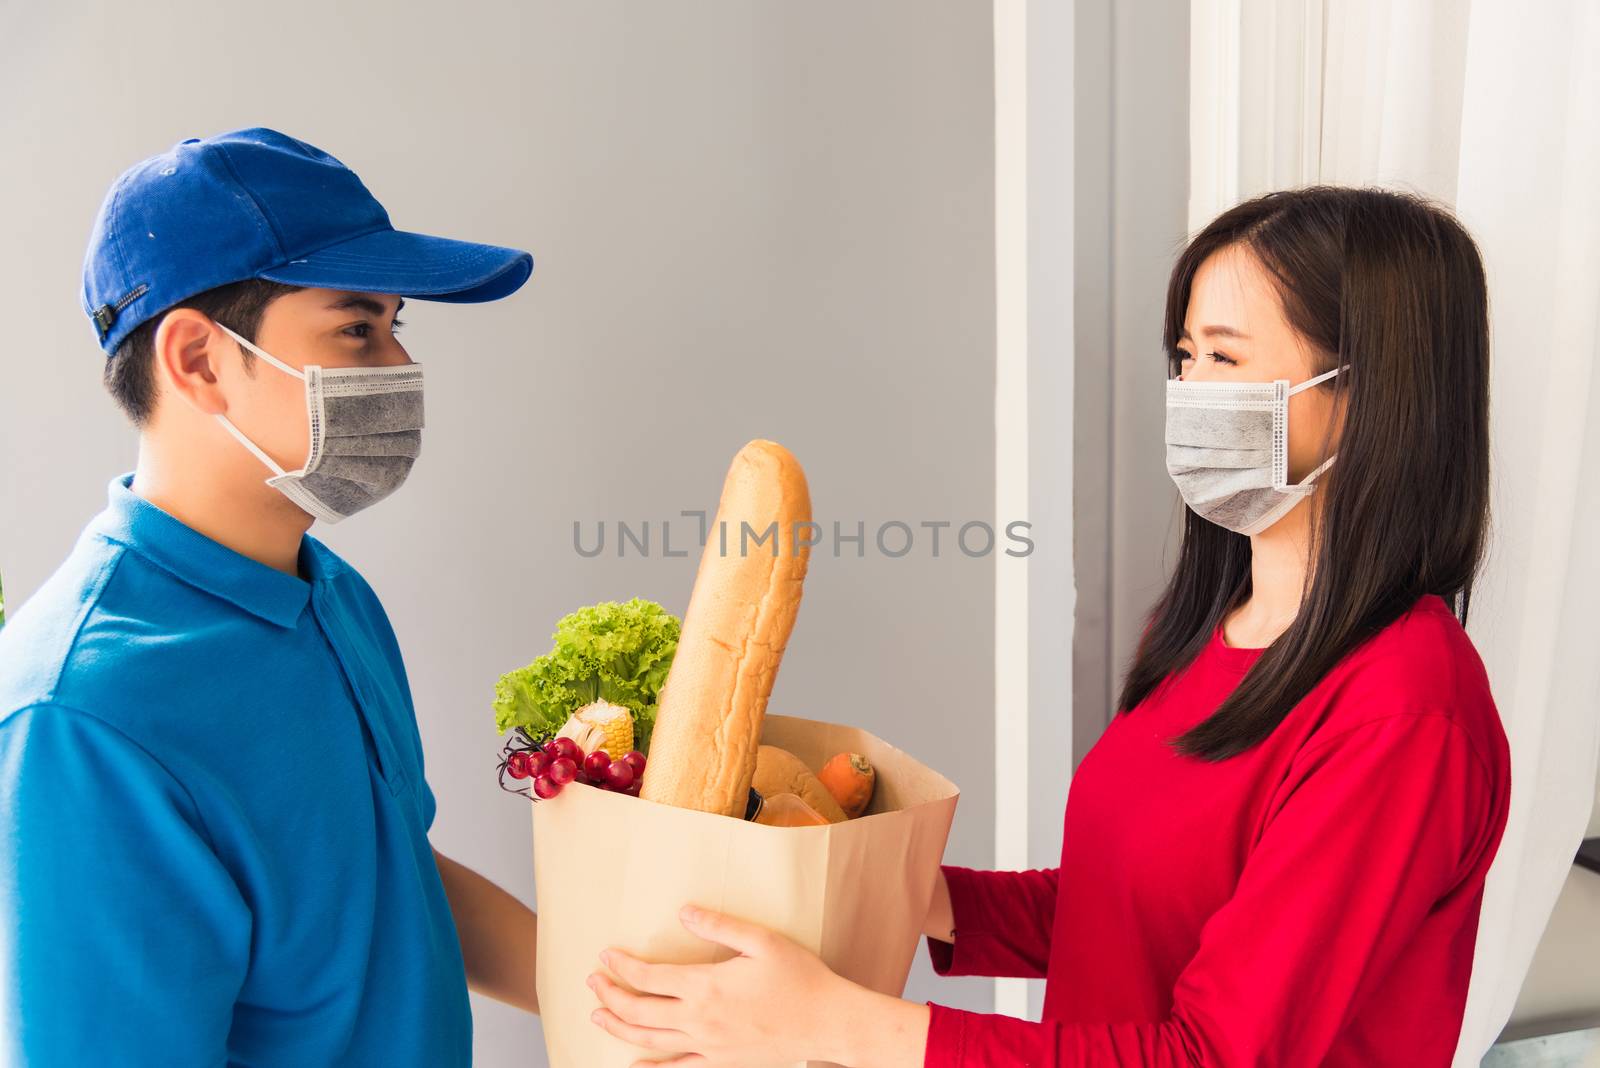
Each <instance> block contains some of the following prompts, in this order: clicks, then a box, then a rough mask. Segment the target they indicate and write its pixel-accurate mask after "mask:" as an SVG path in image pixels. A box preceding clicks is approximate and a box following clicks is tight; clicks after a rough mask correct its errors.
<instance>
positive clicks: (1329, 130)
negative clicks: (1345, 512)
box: [1189, 0, 1600, 1068]
mask: <svg viewBox="0 0 1600 1068" xmlns="http://www.w3.org/2000/svg"><path fill="white" fill-rule="evenodd" d="M1191 29H1192V34H1191V49H1192V53H1191V57H1192V63H1191V90H1192V95H1191V113H1190V152H1191V187H1190V188H1191V196H1190V205H1189V223H1190V227H1191V229H1196V228H1199V227H1200V226H1203V225H1204V224H1205V223H1206V222H1207V221H1209V220H1210V219H1211V218H1212V217H1214V216H1215V215H1216V214H1218V213H1219V212H1221V211H1223V210H1225V209H1226V208H1228V207H1230V206H1231V205H1233V204H1235V203H1237V202H1238V201H1240V200H1242V199H1245V198H1247V197H1250V196H1254V195H1256V194H1257V193H1261V192H1265V191H1267V190H1270V189H1279V188H1287V187H1292V186H1297V185H1306V184H1311V183H1314V182H1335V183H1340V184H1349V185H1384V186H1388V187H1398V188H1405V189H1409V190H1413V191H1416V192H1421V193H1425V194H1427V195H1429V196H1432V197H1435V198H1437V199H1439V200H1442V201H1444V202H1446V203H1449V204H1451V205H1453V206H1454V207H1455V209H1456V212H1457V215H1458V216H1459V217H1460V219H1461V220H1462V222H1463V223H1464V224H1465V225H1466V227H1467V228H1468V230H1469V231H1471V232H1472V234H1473V235H1474V236H1475V237H1476V238H1477V240H1478V243H1479V245H1480V247H1481V249H1482V251H1483V255H1484V260H1485V263H1486V267H1487V270H1488V277H1489V300H1490V319H1491V328H1492V330H1493V361H1494V370H1493V384H1492V391H1491V394H1490V407H1491V419H1492V421H1493V469H1494V495H1493V504H1492V507H1493V533H1492V540H1491V546H1490V552H1489V557H1488V560H1487V562H1486V567H1485V570H1484V572H1483V574H1482V577H1481V581H1480V584H1479V586H1478V588H1477V589H1476V590H1475V593H1474V597H1473V603H1472V612H1471V618H1470V620H1469V623H1468V630H1469V632H1470V633H1471V635H1472V638H1473V641H1474V643H1475V644H1476V646H1477V648H1478V651H1479V653H1480V654H1481V655H1482V657H1483V659H1484V662H1485V664H1486V665H1487V667H1488V671H1489V676H1490V681H1491V684H1492V685H1493V688H1494V694H1495V699H1496V702H1497V704H1498V705H1499V708H1500V712H1501V716H1502V718H1503V719H1504V722H1505V726H1506V732H1507V734H1508V736H1509V738H1510V742H1511V755H1512V777H1513V785H1512V798H1511V816H1510V822H1509V824H1508V826H1507V828H1506V834H1505V838H1504V840H1503V842H1502V845H1501V847H1500V852H1499V855H1498V857H1497V859H1496V862H1495V866H1494V869H1493V870H1492V872H1491V874H1490V877H1489V884H1488V888H1487V890H1486V892H1485V897H1484V905H1483V913H1482V918H1481V921H1480V926H1479V933H1478V944H1477V951H1476V956H1475V959H1474V963H1473V975H1472V987H1471V992H1470V994H1469V996H1468V1001H1467V1009H1466V1018H1465V1020H1464V1022H1463V1026H1462V1034H1461V1043H1460V1046H1459V1047H1458V1051H1457V1055H1456V1061H1455V1064H1456V1068H1465V1066H1469V1065H1472V1066H1475V1065H1477V1064H1478V1062H1479V1061H1480V1060H1481V1058H1482V1056H1483V1054H1484V1052H1485V1051H1486V1050H1487V1049H1488V1048H1489V1046H1490V1045H1491V1044H1492V1043H1493V1042H1494V1040H1495V1037H1496V1036H1497V1035H1498V1034H1499V1033H1500V1031H1501V1029H1502V1028H1503V1027H1504V1026H1505V1024H1506V1022H1507V1020H1508V1019H1509V1018H1510V1016H1511V1012H1512V1008H1513V1006H1514V1005H1515V1003H1516V1000H1517V994H1518V991H1519V990H1520V989H1521V986H1522V982H1523V979H1524V977H1525V975H1526V974H1527V970H1528V965H1529V963H1530V961H1531V960H1532V958H1533V953H1534V949H1535V948H1536V946H1537V945H1538V943H1539V940H1540V937H1541V936H1542V934H1543V933H1544V930H1545V925H1546V923H1547V921H1548V920H1549V917H1550V913H1551V909H1552V907H1553V906H1554V904H1555V901H1556V898H1557V896H1558V894H1559V893H1560V890H1561V887H1562V884H1563V883H1564V882H1565V880H1566V879H1567V878H1568V877H1569V875H1570V874H1571V872H1572V857H1573V853H1574V852H1575V851H1576V849H1577V847H1578V844H1579V842H1580V841H1581V840H1582V838H1583V837H1584V835H1585V833H1586V828H1587V833H1589V834H1600V805H1597V801H1596V778H1597V761H1600V653H1597V652H1596V643H1597V639H1600V625H1597V624H1596V622H1595V618H1596V617H1595V610H1596V606H1597V605H1600V553H1597V552H1596V548H1597V544H1596V541H1597V539H1596V537H1595V533H1594V532H1595V531H1596V530H1600V371H1597V368H1596V365H1597V362H1600V73H1597V66H1596V57H1597V56H1600V4H1597V3H1595V2H1594V0H1542V2H1541V3H1537V4H1527V3H1516V2H1512V0H1301V2H1290V0H1282V2H1280V0H1194V3H1193V4H1192V7H1191ZM1595 922H1596V923H1600V916H1597V917H1595ZM1596 998H1597V1001H1600V992H1597V995H1596Z"/></svg>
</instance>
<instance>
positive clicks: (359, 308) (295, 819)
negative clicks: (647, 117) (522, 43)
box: [0, 127, 538, 1068]
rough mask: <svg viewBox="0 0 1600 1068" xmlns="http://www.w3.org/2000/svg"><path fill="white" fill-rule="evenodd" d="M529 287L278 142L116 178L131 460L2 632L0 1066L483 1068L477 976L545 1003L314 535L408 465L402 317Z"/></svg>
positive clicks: (392, 679) (402, 688) (376, 610)
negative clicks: (454, 848)
mask: <svg viewBox="0 0 1600 1068" xmlns="http://www.w3.org/2000/svg"><path fill="white" fill-rule="evenodd" d="M532 270H533V258H532V257H531V256H530V255H529V254H528V253H526V252H523V251H520V250H518V249H513V248H502V247H499V246H495V245H482V244H475V243H472V242H467V241H457V240H451V239H448V238H443V237H433V236H429V235H426V234H420V233H412V232H408V231H404V230H396V229H395V228H394V227H393V226H391V224H390V221H389V216H388V213H387V212H386V211H385V210H384V208H383V206H382V205H381V204H379V203H378V201H377V200H376V199H374V198H373V196H372V194H371V193H369V192H368V191H367V189H366V187H365V186H364V185H363V184H362V182H361V180H360V179H359V178H357V177H356V175H355V174H354V173H353V172H352V171H350V170H349V169H348V168H347V167H345V166H344V165H343V164H342V163H340V162H339V161H338V160H337V159H335V158H333V157H332V156H330V155H328V154H327V153H326V152H323V151H321V150H320V149H317V148H315V147H313V146H311V145H309V144H306V143H305V142H303V141H298V140H296V139H295V138H292V137H288V136H286V135H284V134H282V133H279V132H277V131H275V130H270V129H265V128H259V127H257V128H252V129H243V130H234V131H231V132H228V133H223V134H219V135H217V136H214V137H208V138H190V139H188V140H186V141H183V142H181V143H180V144H177V145H174V146H173V147H172V148H171V149H170V150H168V151H167V152H165V153H163V154H161V155H158V156H155V157H153V158H151V159H147V160H145V161H144V162H142V163H140V164H138V165H136V166H134V167H133V168H131V169H129V170H128V171H127V172H126V173H124V174H123V175H122V176H121V177H120V178H119V179H117V181H116V182H115V183H114V184H113V185H112V187H111V189H110V191H109V192H108V193H107V195H106V198H105V201H104V204H103V205H102V207H101V209H100V214H99V217H98V218H97V219H96V221H95V225H94V229H93V232H92V235H91V237H90V241H89V248H88V253H87V256H86V258H85V260H84V268H83V294H82V299H83V310H84V312H85V314H86V315H87V316H88V317H89V319H90V322H91V324H92V326H93V327H94V329H95V331H96V335H97V337H98V339H99V343H100V347H101V348H102V349H103V350H104V351H105V353H106V356H107V361H106V368H105V381H106V384H107V386H108V388H109V389H110V391H111V393H112V395H113V396H114V397H115V399H116V400H117V402H118V403H119V405H120V406H121V407H122V408H123V409H124V411H125V412H126V414H127V415H128V417H129V418H130V419H131V420H132V421H133V423H134V424H135V425H136V426H137V428H138V430H139V458H138V466H137V468H136V469H135V470H134V471H132V472H129V473H126V474H123V475H119V476H118V477H116V478H113V479H112V480H111V482H110V484H109V486H108V487H107V490H108V501H107V504H106V507H105V509H104V510H103V511H101V512H100V513H99V514H98V515H96V516H94V517H93V519H91V520H90V522H89V523H88V525H87V526H86V527H85V528H84V530H83V532H82V534H81V535H80V536H79V538H78V540H77V542H76V544H75V545H74V546H73V547H72V550H71V552H70V554H68V555H67V557H66V559H65V561H64V562H63V563H62V564H61V566H60V567H59V568H58V569H57V570H56V571H55V573H54V574H52V575H51V576H50V577H49V578H48V579H47V580H46V581H45V583H44V584H43V585H42V586H41V587H40V588H39V589H38V590H37V591H36V592H35V593H34V594H33V596H32V597H31V598H30V599H29V600H28V601H27V603H26V604H24V605H22V606H21V608H20V609H17V608H16V607H15V606H13V613H12V617H11V620H10V621H9V622H8V624H7V625H6V626H5V627H4V628H3V629H0V1064H6V1065H12V1064H17V1065H21V1064H28V1065H46V1066H55V1065H86V1064H132V1065H161V1066H163V1068H183V1066H189V1065H196V1066H198V1065H207V1066H211V1065H221V1064H224V1063H228V1064H233V1063H238V1064H248V1065H252V1066H255V1068H266V1066H272V1065H293V1066H295V1068H304V1066H315V1065H343V1066H357V1065H428V1066H430V1068H433V1066H446V1065H463V1066H464V1065H468V1064H470V1062H471V1044H472V1018H471V1014H470V1011H469V1006H468V998H467V991H468V988H469V987H470V988H472V989H474V990H478V991H480V992H482V993H485V994H488V995H491V996H493V997H496V998H499V999H501V1000H504V1001H507V1002H510V1003H512V1004H515V1005H519V1006H521V1007H523V1008H526V1009H528V1010H529V1011H534V1012H536V1011H538V1010H537V1002H536V999H535V994H534V983H533V961H534V956H533V953H534V915H533V913H532V912H530V911H529V910H528V909H527V908H526V907H524V906H523V905H522V904H520V903H519V902H518V901H517V900H516V899H515V898H513V897H512V896H511V895H510V894H508V893H506V892H505V891H504V890H501V889H500V888H498V887H496V886H494V885H493V884H492V883H490V882H488V881H487V880H485V879H484V878H483V877H482V876H480V875H477V874H475V873H473V872H471V871H469V870H467V869H466V868H463V867H461V866H460V865H458V864H456V863H454V862H452V861H451V860H449V859H448V858H446V857H444V856H441V855H440V854H438V853H437V852H435V851H434V850H433V849H432V848H431V847H430V846H429V844H428V828H429V827H430V825H431V824H432V822H433V816H434V798H433V793H432V791H431V790H430V789H429V787H428V782H427V780H426V778H425V777H424V774H423V759H422V747H421V742H420V739H419V735H418V731H417V723H416V718H415V712H414V710H413V708H412V703H411V693H410V690H409V688H408V686H407V682H406V673H405V668H404V666H403V664H402V661H401V656H400V650H399V647H398V646H397V644H396V642H395V635H394V631H393V630H392V629H391V627H390V625H389V620H388V617H387V616H386V615H385V613H384V609H383V605H382V604H381V603H380V602H379V600H378V598H377V596H376V595H375V594H374V593H373V591H372V589H371V587H370V586H368V585H367V582H366V580H364V579H363V578H362V577H361V574H360V572H359V571H357V570H356V569H355V568H354V567H353V566H351V565H350V564H349V563H347V562H346V561H344V560H343V559H341V558H340V557H339V556H337V555H336V554H334V553H333V552H332V551H331V550H330V549H329V548H328V547H327V546H326V545H324V544H322V542H320V541H318V540H317V539H315V538H313V537H311V536H310V535H308V534H307V533H306V531H307V529H308V528H309V527H310V526H311V524H312V522H313V521H314V520H318V519H320V520H322V521H323V522H325V523H335V522H338V521H339V520H341V519H343V518H345V517H347V516H350V515H353V514H354V513H356V512H358V511H360V510H361V509H363V508H366V507H367V506H369V505H372V504H376V503H377V502H379V501H380V500H382V499H383V498H384V497H386V496H388V495H389V494H390V493H393V492H394V491H395V490H396V489H398V488H399V487H400V484H401V483H402V482H404V481H405V478H406V474H407V472H408V471H409V469H410V467H411V464H412V461H413V460H415V459H416V457H417V454H418V448H419V445H420V439H421V430H422V425H423V419H422V412H423V405H422V395H423V388H422V387H423V375H422V368H421V366H419V365H418V364H416V363H414V362H412V360H411V358H410V356H409V355H408V354H407V353H406V350H405V348H404V347H403V346H402V345H401V343H400V341H399V339H398V338H397V336H396V334H395V333H394V331H395V329H396V328H398V327H399V326H400V325H401V324H400V322H399V321H398V320H397V319H396V318H395V315H396V313H397V312H398V311H399V309H400V306H401V305H403V304H404V303H405V301H404V299H402V298H403V296H409V297H416V298H420V299H424V300H439V301H449V302H452V303H475V302H479V301H490V300H499V299H500V298H502V297H507V296H510V295H511V294H512V293H515V292H516V291H517V290H518V289H519V288H520V287H521V286H522V284H523V283H524V282H525V281H527V279H528V276H529V274H530V273H531V271H532ZM62 429H63V431H64V432H65V431H66V429H67V428H62Z"/></svg>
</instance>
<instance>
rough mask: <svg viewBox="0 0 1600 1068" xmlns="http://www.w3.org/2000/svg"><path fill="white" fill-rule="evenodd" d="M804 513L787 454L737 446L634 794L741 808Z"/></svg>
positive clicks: (798, 567)
mask: <svg viewBox="0 0 1600 1068" xmlns="http://www.w3.org/2000/svg"><path fill="white" fill-rule="evenodd" d="M810 521H811V494H810V492H809V490H808V489H807V488H806V477H805V472H804V471H802V470H801V469H800V464H799V463H798V462H797V461H796V460H795V458H794V457H793V456H792V455H791V454H790V453H789V450H787V449H785V448H784V447H783V446H782V445H779V444H777V443H776V442H772V441H761V440H756V441H752V442H750V443H749V444H748V445H746V446H745V447H744V448H742V449H740V450H739V454H738V455H737V456H735V457H734V458H733V464H732V466H731V467H729V469H728V477H727V480H726V481H725V482H724V483H723V486H722V499H721V502H720V503H719V504H718V506H717V517H716V520H715V522H713V524H712V525H711V527H710V528H708V530H707V532H706V547H705V551H704V552H703V553H702V554H701V556H700V569H699V571H698V572H697V573H696V575H695V580H694V590H693V592H692V593H691V594H690V596H689V608H688V610H687V611H686V612H685V613H684V618H683V632H682V634H681V635H680V637H679V639H678V650H677V652H676V653H675V654H674V655H673V658H672V668H671V670H670V671H669V672H668V673H667V681H666V682H665V683H664V684H663V685H662V688H661V700H660V705H659V706H658V708H657V709H656V726H655V731H654V733H653V734H652V736H651V741H650V761H649V763H648V764H647V765H646V767H645V773H644V784H643V786H642V787H641V788H640V793H639V796H640V797H642V798H644V799H645V800H647V801H658V802H661V803H662V804H667V805H675V806H677V807H679V808H689V809H696V810H698V811H701V812H718V813H721V814H722V815H724V816H732V817H734V818H736V819H737V818H742V817H743V816H744V813H745V806H746V803H747V801H748V800H749V793H750V783H751V780H752V779H753V778H754V776H755V768H756V749H757V746H758V745H759V744H760V741H761V722H762V719H763V717H764V716H765V715H766V711H767V697H768V696H769V695H770V694H771V693H772V684H773V682H774V681H775V680H776V678H777V674H778V662H779V660H781V659H782V657H783V650H784V647H785V646H786V645H787V644H788V641H789V633H790V631H791V630H792V629H793V627H794V618H795V614H796V613H797V612H798V611H799V609H800V589H801V585H802V583H803V582H804V580H805V576H806V565H807V564H808V562H809V561H810V558H811V547H810V545H809V544H808V542H809V540H810V539H809V538H808V537H805V536H802V535H800V534H798V531H799V530H800V529H802V527H801V526H800V525H802V524H806V523H809V522H810ZM744 524H749V532H748V533H745V529H744ZM774 525H775V526H774ZM758 539H764V540H761V541H759V542H758ZM797 543H799V544H797ZM741 548H742V549H743V551H742V552H741ZM774 552H775V553H776V555H774Z"/></svg>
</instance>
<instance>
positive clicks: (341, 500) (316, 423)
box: [216, 323, 422, 523]
mask: <svg viewBox="0 0 1600 1068" xmlns="http://www.w3.org/2000/svg"><path fill="white" fill-rule="evenodd" d="M217 325H218V326H221V327H222V329H224V330H226V331H227V332H228V334H229V335H230V336H231V337H232V338H233V339H234V340H235V341H237V342H238V343H239V344H241V345H243V346H244V347H245V348H247V349H249V350H250V351H251V352H253V353H255V354H256V355H257V356H259V357H261V358H262V359H263V360H265V361H266V362H268V363H270V364H271V365H272V366H273V367H276V368H277V369H278V370H280V371H283V372H285V373H286V374H291V375H294V376H295V377H296V378H300V379H304V381H305V384H306V413H307V416H308V419H309V422H310V426H311V444H310V449H309V451H308V452H307V453H306V462H305V465H304V466H303V467H301V468H300V469H299V470H298V471H285V470H284V469H283V468H282V467H280V466H278V464H277V462H276V461H274V460H273V459H272V457H270V456H268V455H267V454H266V453H265V452H264V451H263V450H262V449H261V448H260V447H259V446H257V445H256V443H255V442H253V441H251V440H250V439H249V438H247V437H245V435H244V433H243V432H242V431H240V430H239V428H238V427H236V426H234V425H233V423H232V422H230V421H229V419H228V417H227V416H225V415H223V414H222V413H221V412H218V413H217V415H216V418H217V420H218V421H219V422H221V423H222V425H223V426H224V427H225V428H227V430H228V432H229V433H230V434H232V435H233V436H234V437H235V438H237V439H239V441H240V442H241V443H242V444H243V445H244V446H245V448H247V449H249V450H250V451H251V452H252V453H254V454H255V455H256V457H257V458H258V459H260V460H261V462H262V463H264V464H266V465H267V467H269V468H270V469H271V470H272V472H273V477H272V478H269V479H267V480H266V482H267V485H269V486H271V487H273V488H274V489H276V490H278V491H279V492H281V493H282V494H283V495H284V496H285V497H288V498H289V499H290V500H291V501H293V502H294V503H295V504H297V505H299V506H300V507H301V508H303V509H304V510H305V511H307V512H309V513H310V514H311V515H313V516H315V517H316V518H318V519H320V520H322V521H323V522H324V523H337V522H338V521H339V520H341V519H343V518H345V517H346V516H350V515H354V514H355V513H356V512H359V511H360V510H361V509H363V508H365V507H367V506H368V505H370V504H375V503H377V502H378V501H381V500H382V499H383V498H385V497H387V496H389V494H391V493H393V492H394V491H395V490H397V489H399V488H400V484H401V483H402V482H404V481H405V480H406V475H408V474H409V473H410V472H411V464H412V462H413V461H415V460H416V458H417V455H418V454H419V453H420V452H421V450H422V367H421V365H420V364H417V363H407V364H399V365H396V366H393V367H331V368H324V367H319V366H316V365H314V364H310V365H307V366H306V368H305V370H304V372H301V371H297V370H296V369H295V368H293V367H291V366H290V365H288V364H286V363H284V362H283V361H282V360H280V359H278V358H277V357H275V356H273V355H272V354H271V353H268V352H266V351H265V350H263V349H260V348H257V347H256V346H255V345H253V344H251V343H250V342H249V341H246V340H245V339H244V338H242V337H240V336H239V335H238V334H236V333H234V331H232V330H230V329H228V327H226V326H224V325H223V324H222V323H218V324H217Z"/></svg>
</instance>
